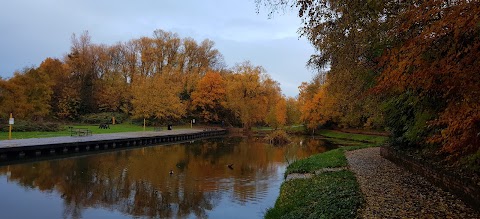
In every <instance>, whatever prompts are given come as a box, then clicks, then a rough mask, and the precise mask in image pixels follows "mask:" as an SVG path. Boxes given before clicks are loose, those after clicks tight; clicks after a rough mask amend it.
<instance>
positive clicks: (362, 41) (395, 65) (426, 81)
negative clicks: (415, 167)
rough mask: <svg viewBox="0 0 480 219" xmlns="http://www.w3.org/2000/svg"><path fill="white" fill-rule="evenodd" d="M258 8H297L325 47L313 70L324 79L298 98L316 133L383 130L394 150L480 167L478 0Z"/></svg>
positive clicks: (324, 0) (346, 1)
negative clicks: (331, 128) (330, 128)
mask: <svg viewBox="0 0 480 219" xmlns="http://www.w3.org/2000/svg"><path fill="white" fill-rule="evenodd" d="M257 3H258V4H259V5H260V4H266V5H268V6H271V7H273V9H274V10H276V9H278V7H285V6H293V7H296V8H297V9H299V16H300V17H301V18H302V19H303V21H304V24H303V26H302V27H301V28H300V32H301V34H302V35H303V36H305V37H307V38H308V39H309V40H310V42H311V43H312V44H313V45H314V46H315V48H316V49H317V50H318V54H316V55H313V56H312V57H311V59H310V61H309V64H310V66H312V67H315V68H317V69H319V70H324V71H326V72H325V73H322V74H320V75H318V76H317V77H315V78H314V79H313V80H312V81H311V82H309V83H304V84H302V86H301V87H300V96H299V100H300V102H301V103H300V104H301V105H302V107H301V109H302V115H303V116H302V117H303V120H304V121H305V122H306V123H307V124H308V126H309V127H310V128H315V127H318V126H322V125H335V126H340V127H357V128H358V127H360V128H365V127H366V128H372V129H383V128H385V129H387V130H388V131H390V132H391V133H392V135H393V137H392V140H393V144H394V145H401V146H403V147H405V148H418V149H420V150H422V149H433V148H437V149H439V150H438V151H436V152H435V153H436V154H441V155H445V156H447V157H448V158H450V159H453V160H459V159H460V158H462V157H466V156H469V155H471V156H470V158H468V159H465V160H463V161H466V160H468V162H470V164H474V165H477V166H478V165H480V159H479V157H480V150H479V149H480V93H479V92H480V74H479V72H480V25H479V24H480V2H479V1H470V0H458V1H452V0H428V1H419V0H406V1H387V0H380V1H367V0H361V1H351V0H319V1H297V0H291V1H283V0H282V1H280V0H257ZM475 154H476V155H475Z"/></svg>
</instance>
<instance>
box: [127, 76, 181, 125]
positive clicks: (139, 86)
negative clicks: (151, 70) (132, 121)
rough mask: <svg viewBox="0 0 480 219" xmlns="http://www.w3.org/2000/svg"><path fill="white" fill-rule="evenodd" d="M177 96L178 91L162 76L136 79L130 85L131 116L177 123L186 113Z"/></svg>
mask: <svg viewBox="0 0 480 219" xmlns="http://www.w3.org/2000/svg"><path fill="white" fill-rule="evenodd" d="M178 94H179V89H178V88H175V87H174V86H171V85H170V82H169V81H167V80H166V79H165V78H164V77H163V76H162V75H154V76H152V77H146V76H142V77H138V78H136V80H135V82H134V83H133V84H132V96H133V99H132V107H133V111H132V115H133V116H134V117H135V118H144V119H155V120H157V121H160V122H172V121H177V120H179V119H180V118H182V116H184V115H185V112H186V109H185V106H184V103H182V101H181V100H180V98H179V96H178Z"/></svg>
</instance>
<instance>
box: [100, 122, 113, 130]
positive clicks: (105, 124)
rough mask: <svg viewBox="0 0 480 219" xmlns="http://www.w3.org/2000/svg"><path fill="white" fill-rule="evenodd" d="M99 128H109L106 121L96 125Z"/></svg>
mask: <svg viewBox="0 0 480 219" xmlns="http://www.w3.org/2000/svg"><path fill="white" fill-rule="evenodd" d="M98 128H99V129H110V125H109V124H108V123H102V124H100V125H99V126H98Z"/></svg>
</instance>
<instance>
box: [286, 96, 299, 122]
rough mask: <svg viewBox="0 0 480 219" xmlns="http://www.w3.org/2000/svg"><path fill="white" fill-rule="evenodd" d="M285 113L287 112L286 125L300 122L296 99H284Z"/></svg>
mask: <svg viewBox="0 0 480 219" xmlns="http://www.w3.org/2000/svg"><path fill="white" fill-rule="evenodd" d="M286 113H287V121H286V125H297V124H300V116H301V112H300V106H299V103H298V99H296V98H293V97H288V98H287V99H286Z"/></svg>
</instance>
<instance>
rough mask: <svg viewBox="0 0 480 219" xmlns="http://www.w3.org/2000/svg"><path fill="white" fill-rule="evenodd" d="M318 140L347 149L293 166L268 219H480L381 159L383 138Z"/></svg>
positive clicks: (329, 135) (327, 134)
mask: <svg viewBox="0 0 480 219" xmlns="http://www.w3.org/2000/svg"><path fill="white" fill-rule="evenodd" d="M320 135H321V136H322V137H324V138H326V139H328V140H329V141H332V142H335V143H337V144H342V145H343V146H342V147H340V148H338V149H334V150H331V151H327V152H325V153H321V154H316V155H313V156H310V157H308V158H306V159H303V160H299V161H297V162H294V163H292V164H291V165H289V166H288V167H287V170H286V172H285V179H286V181H285V182H284V183H283V184H282V187H281V191H280V195H279V197H278V199H277V201H276V203H275V206H274V207H273V208H271V209H269V210H268V211H267V212H266V214H265V218H391V217H400V218H403V217H406V218H424V217H427V218H437V217H440V218H480V215H479V213H478V212H475V210H472V209H471V208H469V207H467V206H466V205H465V204H463V202H461V201H460V200H459V199H458V198H457V197H455V196H453V195H451V194H450V193H448V192H444V191H442V190H441V189H439V188H436V187H434V186H432V185H431V184H429V183H428V182H427V180H426V179H423V178H422V177H420V176H418V175H415V174H412V173H410V172H408V171H406V170H404V169H402V168H399V167H397V166H395V165H394V164H393V163H391V162H390V161H388V160H386V159H384V158H381V157H380V154H379V148H378V146H380V145H382V144H384V142H385V140H386V138H385V137H383V136H372V135H358V134H349V133H342V132H338V131H329V130H324V131H321V132H320Z"/></svg>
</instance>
